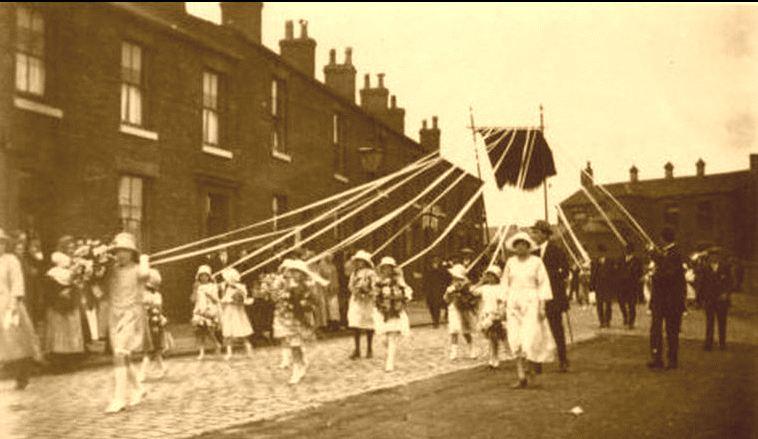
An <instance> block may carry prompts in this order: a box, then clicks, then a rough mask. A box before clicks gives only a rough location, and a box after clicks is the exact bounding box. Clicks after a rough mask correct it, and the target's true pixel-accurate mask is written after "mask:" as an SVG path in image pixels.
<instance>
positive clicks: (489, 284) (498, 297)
mask: <svg viewBox="0 0 758 439" xmlns="http://www.w3.org/2000/svg"><path fill="white" fill-rule="evenodd" d="M502 275H503V271H502V270H501V269H500V267H498V266H496V265H493V266H490V267H489V268H487V270H485V272H484V274H483V275H482V280H481V282H480V283H479V284H478V285H477V286H476V287H474V291H475V293H476V294H477V295H479V296H480V297H481V298H482V300H481V305H480V308H479V329H480V330H481V331H482V333H483V334H484V337H485V338H486V339H487V340H488V341H489V346H490V360H489V366H490V368H492V369H495V368H497V367H498V366H500V357H499V351H500V346H501V345H502V344H504V343H505V340H506V332H505V298H506V296H505V294H506V290H505V288H504V287H503V286H502V285H501V284H500V278H501V277H502Z"/></svg>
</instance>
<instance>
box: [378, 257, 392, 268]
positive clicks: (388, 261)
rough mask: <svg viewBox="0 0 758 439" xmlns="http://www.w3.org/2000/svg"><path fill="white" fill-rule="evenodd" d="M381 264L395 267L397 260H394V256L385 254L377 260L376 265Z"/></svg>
mask: <svg viewBox="0 0 758 439" xmlns="http://www.w3.org/2000/svg"><path fill="white" fill-rule="evenodd" d="M383 265H389V266H390V267H397V261H395V258H393V257H392V256H385V257H383V258H382V261H381V262H379V265H378V267H381V266H383Z"/></svg>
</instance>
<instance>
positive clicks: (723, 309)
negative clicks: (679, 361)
mask: <svg viewBox="0 0 758 439" xmlns="http://www.w3.org/2000/svg"><path fill="white" fill-rule="evenodd" d="M728 310H729V304H728V303H727V302H715V303H708V304H706V305H705V347H706V348H708V349H710V348H711V347H713V323H714V322H713V321H714V319H715V320H716V321H717V322H718V325H719V346H720V347H722V348H723V347H725V346H726V314H727V311H728Z"/></svg>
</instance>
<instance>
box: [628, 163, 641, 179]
mask: <svg viewBox="0 0 758 439" xmlns="http://www.w3.org/2000/svg"><path fill="white" fill-rule="evenodd" d="M629 180H630V181H631V182H632V183H636V182H638V181H639V169H637V167H636V166H634V165H632V167H631V168H630V169H629Z"/></svg>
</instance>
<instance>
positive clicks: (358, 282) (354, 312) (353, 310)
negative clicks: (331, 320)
mask: <svg viewBox="0 0 758 439" xmlns="http://www.w3.org/2000/svg"><path fill="white" fill-rule="evenodd" d="M375 281H376V273H375V272H374V270H372V269H370V268H363V269H360V270H358V271H355V272H353V274H351V275H350V283H349V288H350V302H349V303H348V307H347V326H349V327H350V328H355V329H374V294H373V288H374V282H375Z"/></svg>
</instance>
